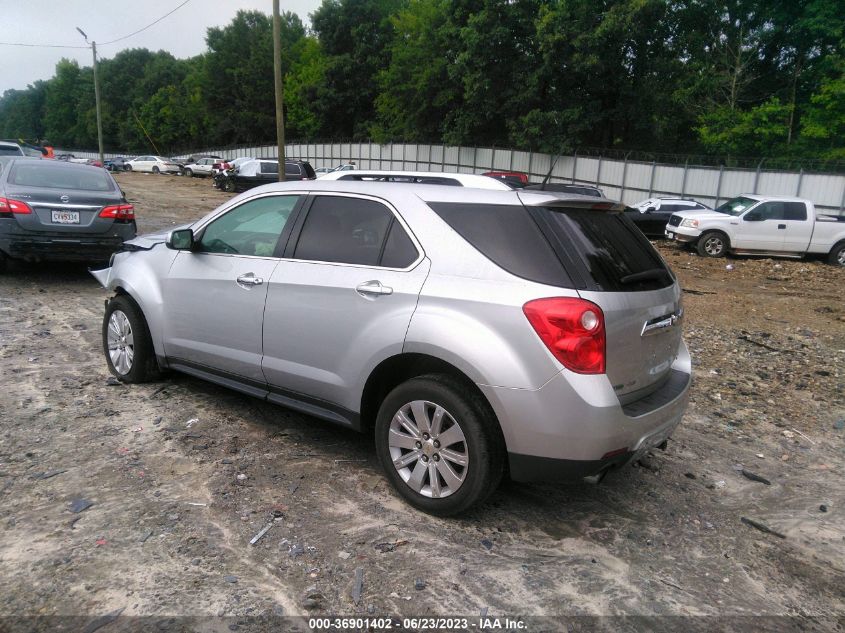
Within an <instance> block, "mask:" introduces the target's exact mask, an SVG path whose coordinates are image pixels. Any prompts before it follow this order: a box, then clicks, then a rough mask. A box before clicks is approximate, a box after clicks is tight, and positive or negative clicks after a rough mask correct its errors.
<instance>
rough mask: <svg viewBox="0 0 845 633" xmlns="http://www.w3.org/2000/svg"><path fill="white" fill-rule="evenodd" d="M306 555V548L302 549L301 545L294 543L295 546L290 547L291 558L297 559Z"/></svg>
mask: <svg viewBox="0 0 845 633" xmlns="http://www.w3.org/2000/svg"><path fill="white" fill-rule="evenodd" d="M304 553H305V548H304V547H302V545H300V544H299V543H294V544H293V545H291V547H290V557H291V558H296V557H297V556H300V555H302V554H304Z"/></svg>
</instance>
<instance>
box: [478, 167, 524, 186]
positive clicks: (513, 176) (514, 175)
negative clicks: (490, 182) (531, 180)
mask: <svg viewBox="0 0 845 633" xmlns="http://www.w3.org/2000/svg"><path fill="white" fill-rule="evenodd" d="M481 175H482V176H489V177H490V178H495V179H497V180H501V181H503V182H505V183H506V184H508V185H510V187H511V189H522V188H523V187H524V186H525V185H527V184H528V174H525V173H522V172H521V171H485V172H484V173H483V174H481Z"/></svg>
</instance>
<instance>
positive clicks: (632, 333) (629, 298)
mask: <svg viewBox="0 0 845 633" xmlns="http://www.w3.org/2000/svg"><path fill="white" fill-rule="evenodd" d="M532 202H533V201H532ZM526 208H527V209H528V211H529V213H530V214H531V216H532V217H533V218H534V220H535V221H536V222H537V224H538V226H539V227H540V230H541V231H542V233H543V234H544V235H545V237H546V239H548V241H549V243H550V245H551V246H552V249H553V250H554V251H555V253H556V255H557V257H558V259H559V260H560V262H561V264H562V265H563V267H564V268H565V270H566V272H567V274H568V276H569V278H570V280H571V286H572V287H573V288H575V289H576V290H577V291H578V294H579V295H580V296H581V297H582V298H583V299H586V300H588V301H592V302H593V303H595V304H596V305H598V306H599V307H600V308H601V309H602V312H603V313H604V320H605V332H606V340H607V356H606V367H607V376H608V378H609V379H610V381H611V384H612V385H613V388H614V390H615V392H616V394H617V396H618V397H619V400H620V402H621V403H622V404H627V403H629V402H633V401H635V400H638V399H640V398H643V397H645V396H647V395H649V394H650V393H652V392H654V391H655V390H657V389H658V388H660V387H661V386H662V385H663V384H664V383H665V382H666V380H668V378H669V376H670V373H671V365H672V363H673V362H674V360H675V357H676V356H677V353H678V348H679V344H680V340H681V327H680V326H681V322H682V317H683V310H682V308H681V290H680V287H679V286H678V284H677V283H676V282H675V278H674V276H673V275H672V273H671V272H670V270H669V268H668V266H666V263H665V262H664V261H663V259H662V258H661V257H660V255H659V254H658V253H657V251H656V250H655V249H654V247H653V246H652V245H651V243H650V242H649V241H648V240H647V239H646V238H645V236H643V234H642V233H641V232H640V231H639V230H638V229H637V228H636V225H634V223H633V222H631V220H630V219H629V218H627V217H625V215H624V213H623V211H624V207H623V206H622V205H617V204H613V203H609V202H589V201H582V200H574V201H573V200H565V201H545V202H543V203H541V205H539V206H538V205H532V206H529V207H526Z"/></svg>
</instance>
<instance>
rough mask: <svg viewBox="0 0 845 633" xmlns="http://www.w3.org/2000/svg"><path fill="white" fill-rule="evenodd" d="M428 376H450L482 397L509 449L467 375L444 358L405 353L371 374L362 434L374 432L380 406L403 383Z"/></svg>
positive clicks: (363, 407) (363, 400)
mask: <svg viewBox="0 0 845 633" xmlns="http://www.w3.org/2000/svg"><path fill="white" fill-rule="evenodd" d="M426 374H445V375H447V376H450V377H452V378H453V379H455V380H457V381H458V382H460V383H461V385H462V386H463V387H464V388H465V389H466V390H467V391H468V392H471V393H472V394H473V395H476V396H478V398H479V399H480V401H481V402H483V403H484V405H485V406H486V408H487V411H486V412H485V413H486V415H487V418H488V419H489V420H491V422H492V423H493V424H494V425H495V429H496V432H497V433H498V435H499V439H500V440H501V442H502V446H504V445H505V441H504V435H503V434H502V428H501V425H500V424H499V419H498V417H497V416H496V413H495V411H494V410H493V407H492V405H491V404H490V401H489V400H488V399H487V397H486V396H485V395H484V394H483V393H482V391H481V389H479V388H478V385H476V384H475V383H474V382H473V381H472V379H471V378H470V377H469V376H467V375H466V374H465V373H464V372H463V371H461V370H460V369H458V368H457V367H455V366H454V365H452V364H451V363H448V362H446V361H445V360H443V359H442V358H437V357H436V356H431V355H429V354H422V353H418V352H403V353H401V354H396V355H395V356H391V357H389V358H386V359H384V360H383V361H381V362H380V363H379V364H378V365H376V367H375V368H373V370H372V371H371V372H370V375H369V376H368V377H367V381H366V383H365V384H364V389H363V392H362V394H361V409H360V411H361V430H362V431H364V432H367V433H369V432H371V431H372V430H373V428H374V425H375V419H376V416H377V415H378V409H379V406H380V405H381V403H382V401H383V400H384V398H385V397H386V396H387V394H388V393H390V392H391V391H392V390H393V389H394V388H395V387H397V386H399V385H400V384H402V383H403V382H405V381H407V380H410V379H411V378H415V377H417V376H424V375H426Z"/></svg>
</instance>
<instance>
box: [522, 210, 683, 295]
mask: <svg viewBox="0 0 845 633" xmlns="http://www.w3.org/2000/svg"><path fill="white" fill-rule="evenodd" d="M532 211H533V212H534V213H535V215H536V217H537V220H538V222H539V223H540V225H541V226H543V228H544V230H546V231H547V232H548V233H547V234H548V235H549V237H550V240H551V242H552V244H553V245H554V246H555V248H556V250H557V252H558V254H559V255H560V257H561V260H562V261H564V262H565V263H566V265H567V268H568V269H569V270H570V273H571V274H572V276H573V277H574V278H575V279H578V281H579V285H578V286H577V287H584V288H586V289H589V290H599V291H611V292H620V291H637V290H656V289H659V288H665V287H667V286H670V285H671V284H672V283H674V279H673V278H672V276H671V274H670V273H669V269H668V268H667V267H666V264H664V263H663V260H662V259H661V257H660V255H658V254H657V251H656V250H654V247H653V246H652V245H651V243H650V242H649V241H648V239H647V238H646V237H645V236H644V235H643V234H642V233H641V232H640V231H639V230H638V229H637V227H636V225H635V224H634V223H633V222H632V221H631V220H630V218H628V217H626V216H625V215H624V214H623V213H621V212H619V211H611V210H604V209H579V208H565V207H564V208H558V207H544V208H535V209H532ZM581 284H583V285H581Z"/></svg>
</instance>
